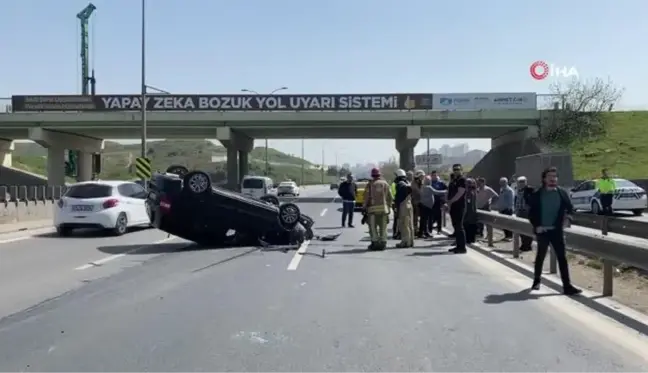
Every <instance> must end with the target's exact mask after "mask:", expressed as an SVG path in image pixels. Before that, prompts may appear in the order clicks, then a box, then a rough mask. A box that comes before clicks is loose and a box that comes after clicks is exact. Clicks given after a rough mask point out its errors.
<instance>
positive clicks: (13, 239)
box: [0, 236, 34, 244]
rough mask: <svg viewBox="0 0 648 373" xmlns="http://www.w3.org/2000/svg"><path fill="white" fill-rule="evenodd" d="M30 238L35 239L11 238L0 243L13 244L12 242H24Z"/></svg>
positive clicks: (26, 237) (27, 237) (24, 237)
mask: <svg viewBox="0 0 648 373" xmlns="http://www.w3.org/2000/svg"><path fill="white" fill-rule="evenodd" d="M30 238H34V236H22V237H14V238H9V239H6V240H2V241H0V244H3V243H11V242H16V241H23V240H28V239H30Z"/></svg>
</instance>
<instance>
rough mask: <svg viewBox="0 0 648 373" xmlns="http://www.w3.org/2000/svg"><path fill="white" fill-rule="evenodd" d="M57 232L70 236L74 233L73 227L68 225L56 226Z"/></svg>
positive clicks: (62, 235) (60, 234) (63, 235)
mask: <svg viewBox="0 0 648 373" xmlns="http://www.w3.org/2000/svg"><path fill="white" fill-rule="evenodd" d="M56 234H58V235H59V236H61V237H68V236H70V234H72V229H71V228H68V227H56Z"/></svg>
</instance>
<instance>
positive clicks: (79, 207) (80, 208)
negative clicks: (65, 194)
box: [72, 205, 92, 212]
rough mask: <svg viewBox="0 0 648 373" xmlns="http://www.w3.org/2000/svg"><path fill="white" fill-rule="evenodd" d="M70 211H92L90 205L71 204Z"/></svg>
mask: <svg viewBox="0 0 648 373" xmlns="http://www.w3.org/2000/svg"><path fill="white" fill-rule="evenodd" d="M72 211H82V212H87V211H92V205H72Z"/></svg>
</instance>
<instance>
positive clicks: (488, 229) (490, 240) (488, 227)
mask: <svg viewBox="0 0 648 373" xmlns="http://www.w3.org/2000/svg"><path fill="white" fill-rule="evenodd" d="M486 240H487V241H488V247H495V242H494V241H493V226H492V225H486Z"/></svg>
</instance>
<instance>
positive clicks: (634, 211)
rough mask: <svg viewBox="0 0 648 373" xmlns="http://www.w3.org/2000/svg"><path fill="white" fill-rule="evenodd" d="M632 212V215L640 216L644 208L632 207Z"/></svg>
mask: <svg viewBox="0 0 648 373" xmlns="http://www.w3.org/2000/svg"><path fill="white" fill-rule="evenodd" d="M632 213H633V214H634V216H641V215H643V213H644V209H634V210H632Z"/></svg>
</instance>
